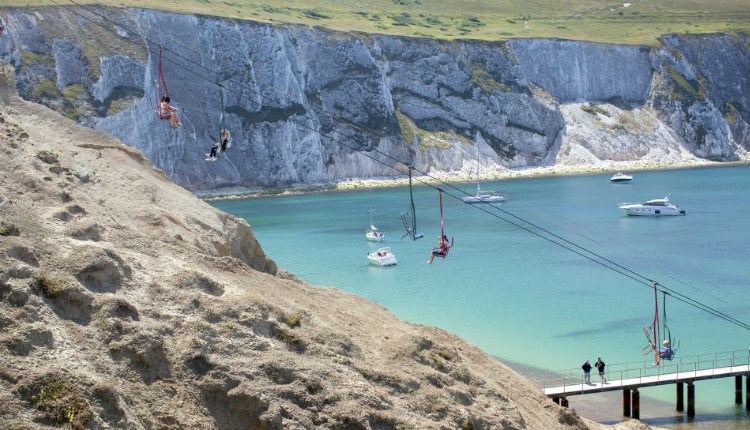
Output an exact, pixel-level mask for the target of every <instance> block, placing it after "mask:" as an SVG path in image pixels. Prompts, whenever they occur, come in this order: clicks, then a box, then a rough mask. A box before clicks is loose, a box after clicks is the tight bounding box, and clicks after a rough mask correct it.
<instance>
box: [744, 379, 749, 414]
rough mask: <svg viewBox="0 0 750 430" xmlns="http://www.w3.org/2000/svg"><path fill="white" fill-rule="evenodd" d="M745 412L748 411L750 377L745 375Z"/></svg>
mask: <svg viewBox="0 0 750 430" xmlns="http://www.w3.org/2000/svg"><path fill="white" fill-rule="evenodd" d="M745 410H747V411H750V375H745Z"/></svg>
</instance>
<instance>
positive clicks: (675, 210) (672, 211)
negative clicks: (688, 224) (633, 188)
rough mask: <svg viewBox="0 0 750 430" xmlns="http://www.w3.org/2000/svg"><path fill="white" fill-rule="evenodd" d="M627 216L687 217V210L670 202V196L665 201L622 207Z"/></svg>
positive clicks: (655, 200) (659, 200) (651, 201)
mask: <svg viewBox="0 0 750 430" xmlns="http://www.w3.org/2000/svg"><path fill="white" fill-rule="evenodd" d="M620 209H622V210H624V211H625V213H626V214H628V215H633V216H671V215H685V210H684V209H680V207H679V206H678V205H676V204H673V203H670V202H669V196H666V197H664V198H663V199H654V200H649V201H647V202H645V203H635V204H624V205H622V206H620Z"/></svg>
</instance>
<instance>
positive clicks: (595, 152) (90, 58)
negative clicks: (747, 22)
mask: <svg viewBox="0 0 750 430" xmlns="http://www.w3.org/2000/svg"><path fill="white" fill-rule="evenodd" d="M75 12H77V13H79V15H77V14H76V13H75ZM2 16H3V18H4V20H5V21H6V23H7V27H8V30H7V32H6V36H5V37H3V38H2V39H0V57H1V58H3V59H5V60H6V61H8V62H10V63H12V64H13V65H14V66H15V68H16V72H17V77H18V78H17V79H18V82H17V86H18V90H19V92H20V94H21V95H22V96H23V97H25V98H28V99H33V100H36V101H41V102H43V103H45V104H47V105H48V106H50V107H53V108H55V109H57V110H59V111H61V112H63V113H65V114H66V115H67V116H69V117H71V118H75V119H77V120H78V121H79V122H81V123H83V124H86V125H91V126H93V127H94V128H96V129H99V130H103V131H106V132H108V133H110V134H112V135H114V136H116V137H118V138H119V139H121V140H122V141H123V142H125V143H126V144H128V145H131V146H134V147H136V148H138V149H140V150H141V151H143V152H144V153H145V154H146V156H147V157H148V158H149V159H150V160H151V161H152V162H153V163H154V164H155V165H156V166H157V167H159V168H161V169H162V170H163V171H164V172H165V173H167V175H168V176H169V177H170V178H172V179H173V180H174V181H175V182H177V183H179V184H181V185H183V186H185V187H187V188H189V189H192V190H196V191H197V190H211V189H217V188H221V187H227V186H241V187H283V186H289V185H294V184H304V185H311V184H326V183H331V182H335V181H339V180H342V179H346V178H353V177H378V176H394V175H396V174H398V172H397V171H396V170H393V169H392V168H391V167H388V166H393V167H396V168H398V169H400V170H401V171H402V172H403V171H405V166H404V165H403V164H401V163H408V164H412V165H414V166H416V167H417V168H419V169H420V170H424V171H429V172H433V173H435V172H438V173H439V172H463V173H464V174H465V173H468V172H469V170H470V168H471V167H472V166H474V165H475V164H474V163H475V161H474V160H475V159H476V153H477V151H478V152H479V153H480V158H481V160H482V163H483V164H484V165H485V166H486V168H487V169H490V170H491V169H506V168H514V167H527V166H543V165H551V164H568V165H575V164H576V163H584V165H586V166H588V165H602V164H606V163H608V162H611V161H633V160H636V161H637V160H644V161H660V160H663V158H664V157H665V156H669V157H673V160H672V161H681V160H682V161H684V160H693V159H707V160H716V161H734V160H739V159H748V158H749V157H750V156H748V151H750V129H749V128H748V127H749V126H748V124H750V100H749V98H750V95H749V94H750V49H749V48H748V47H750V35H747V34H740V35H704V36H668V37H665V38H664V39H663V40H662V45H661V46H659V47H656V48H649V47H641V46H619V45H618V46H615V45H605V44H597V43H585V42H572V41H563V40H515V41H511V42H501V43H481V42H468V41H467V42H444V41H434V40H426V39H412V38H403V37H386V36H365V35H352V34H343V33H332V32H328V31H324V30H320V29H315V28H308V27H301V26H271V25H265V24H258V23H253V22H247V21H238V20H229V19H221V18H210V17H203V16H194V15H178V14H170V13H164V12H157V11H151V10H140V9H127V10H119V9H93V8H86V9H82V8H81V9H59V8H58V9H56V8H49V9H38V10H29V9H4V10H2ZM82 16H85V17H86V18H83V17H82ZM104 17H106V19H105V18H104ZM92 21H93V22H92ZM95 23H99V24H101V25H102V26H103V27H102V26H99V25H97V24H95ZM114 23H122V24H123V25H124V26H125V28H127V29H129V30H133V32H132V33H131V32H128V31H127V30H126V29H125V28H118V27H116V26H114ZM108 30H111V31H108ZM115 32H116V33H118V34H115ZM92 36H93V39H92ZM158 45H162V46H163V47H164V50H163V60H162V64H163V67H162V70H163V72H164V75H165V79H166V82H167V87H168V91H169V95H170V96H171V97H172V99H173V101H174V104H175V105H176V106H177V107H178V108H179V109H180V112H179V114H180V116H181V119H182V121H183V124H184V126H183V127H182V128H180V129H177V130H172V129H170V128H169V126H168V125H167V124H166V121H160V120H158V119H157V118H156V115H155V114H154V112H153V107H152V106H153V104H154V103H155V99H156V98H157V97H158V95H159V94H160V90H159V88H158V87H157V82H158V76H159V46H158ZM222 101H223V112H224V115H223V122H222V123H221V125H223V126H224V127H226V128H228V129H230V130H231V131H232V136H233V139H234V144H233V146H232V147H231V149H230V150H229V151H228V152H227V153H225V154H222V156H221V158H220V160H219V161H217V162H206V161H204V158H205V154H206V153H207V152H208V151H209V149H210V146H211V143H212V142H213V141H214V140H216V139H217V134H218V129H219V127H220V123H219V118H220V117H221V112H222ZM475 145H477V146H475ZM667 149H669V150H667ZM379 152H382V153H385V154H387V157H384V156H383V155H381V154H380V153H379ZM378 161H384V162H386V163H387V164H388V166H385V165H383V164H381V163H380V162H378ZM483 169H485V168H483Z"/></svg>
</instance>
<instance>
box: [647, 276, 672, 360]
mask: <svg viewBox="0 0 750 430" xmlns="http://www.w3.org/2000/svg"><path fill="white" fill-rule="evenodd" d="M657 285H658V284H657V283H656V282H654V320H653V322H652V323H651V325H649V326H647V327H644V328H643V331H644V332H645V333H646V340H647V341H648V345H646V347H644V348H643V350H642V351H641V352H643V354H649V353H651V352H653V353H654V365H655V366H658V365H659V364H660V363H661V361H662V360H670V361H671V360H672V359H673V358H674V356H675V354H676V353H677V350H678V349H679V347H680V345H679V341H677V345H675V343H674V340H673V339H672V332H671V331H670V330H669V326H668V325H667V293H666V292H665V291H662V321H661V324H659V297H658V294H657ZM662 336H664V338H662ZM662 339H663V340H662Z"/></svg>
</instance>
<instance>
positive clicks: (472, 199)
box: [461, 185, 505, 204]
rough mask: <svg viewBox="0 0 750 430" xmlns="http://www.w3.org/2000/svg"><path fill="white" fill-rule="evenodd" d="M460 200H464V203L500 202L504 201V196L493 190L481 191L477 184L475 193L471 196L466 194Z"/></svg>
mask: <svg viewBox="0 0 750 430" xmlns="http://www.w3.org/2000/svg"><path fill="white" fill-rule="evenodd" d="M461 200H463V201H464V203H469V204H474V203H500V202H504V201H505V196H504V195H502V194H500V193H495V192H484V193H482V192H481V191H480V190H479V185H477V193H476V194H475V195H473V196H466V197H462V198H461Z"/></svg>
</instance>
